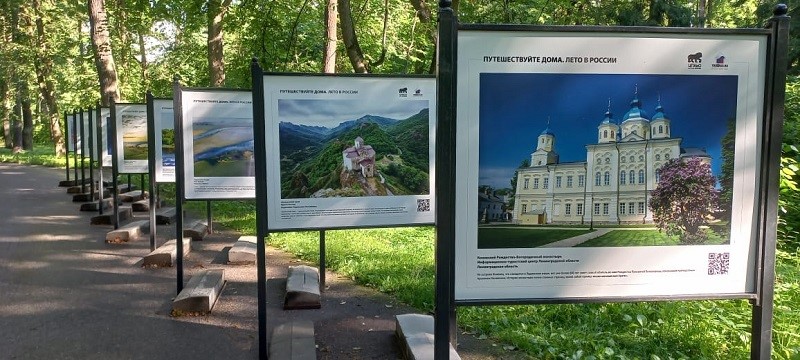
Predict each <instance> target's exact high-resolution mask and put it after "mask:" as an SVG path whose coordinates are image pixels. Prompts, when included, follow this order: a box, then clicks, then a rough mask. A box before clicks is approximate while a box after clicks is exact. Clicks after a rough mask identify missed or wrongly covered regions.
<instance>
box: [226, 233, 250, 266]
mask: <svg viewBox="0 0 800 360" xmlns="http://www.w3.org/2000/svg"><path fill="white" fill-rule="evenodd" d="M255 262H256V237H255V236H240V237H239V240H237V241H236V243H235V244H233V247H231V249H230V250H229V251H228V264H236V265H244V264H255Z"/></svg>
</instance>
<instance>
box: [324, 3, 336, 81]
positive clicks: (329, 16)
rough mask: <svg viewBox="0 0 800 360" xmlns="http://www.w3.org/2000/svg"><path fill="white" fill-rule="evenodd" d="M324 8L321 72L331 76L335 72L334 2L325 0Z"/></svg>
mask: <svg viewBox="0 0 800 360" xmlns="http://www.w3.org/2000/svg"><path fill="white" fill-rule="evenodd" d="M326 1H327V4H326V6H325V51H324V54H323V58H322V72H324V73H326V74H331V73H335V72H336V42H337V40H338V36H337V30H338V27H337V22H338V20H339V17H338V16H337V13H336V0H326Z"/></svg>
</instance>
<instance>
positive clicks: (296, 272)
mask: <svg viewBox="0 0 800 360" xmlns="http://www.w3.org/2000/svg"><path fill="white" fill-rule="evenodd" d="M321 306H322V305H321V303H320V295H319V270H317V268H314V267H311V266H307V265H298V266H290V267H289V271H288V272H287V274H286V296H285V297H284V299H283V309H284V310H298V309H319V308H320V307H321Z"/></svg>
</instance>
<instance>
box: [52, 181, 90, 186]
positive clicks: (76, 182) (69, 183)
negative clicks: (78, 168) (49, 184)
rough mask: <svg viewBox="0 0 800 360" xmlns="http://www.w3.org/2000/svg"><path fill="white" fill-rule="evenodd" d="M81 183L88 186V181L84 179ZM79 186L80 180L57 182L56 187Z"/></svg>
mask: <svg viewBox="0 0 800 360" xmlns="http://www.w3.org/2000/svg"><path fill="white" fill-rule="evenodd" d="M83 183H84V184H88V183H89V179H84V181H83ZM80 184H81V180H80V179H72V180H61V181H59V182H58V187H73V186H79V185H80Z"/></svg>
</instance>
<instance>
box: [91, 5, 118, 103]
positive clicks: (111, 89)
mask: <svg viewBox="0 0 800 360" xmlns="http://www.w3.org/2000/svg"><path fill="white" fill-rule="evenodd" d="M89 27H90V31H91V36H92V50H94V64H95V67H97V77H98V78H99V80H100V103H101V104H102V105H103V106H109V105H110V104H109V100H108V99H109V98H112V99H113V100H114V102H118V101H119V87H118V86H119V84H118V82H117V70H116V66H115V65H114V55H113V53H112V51H111V37H110V36H109V33H108V14H107V13H106V10H105V5H104V2H103V0H89Z"/></svg>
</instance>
